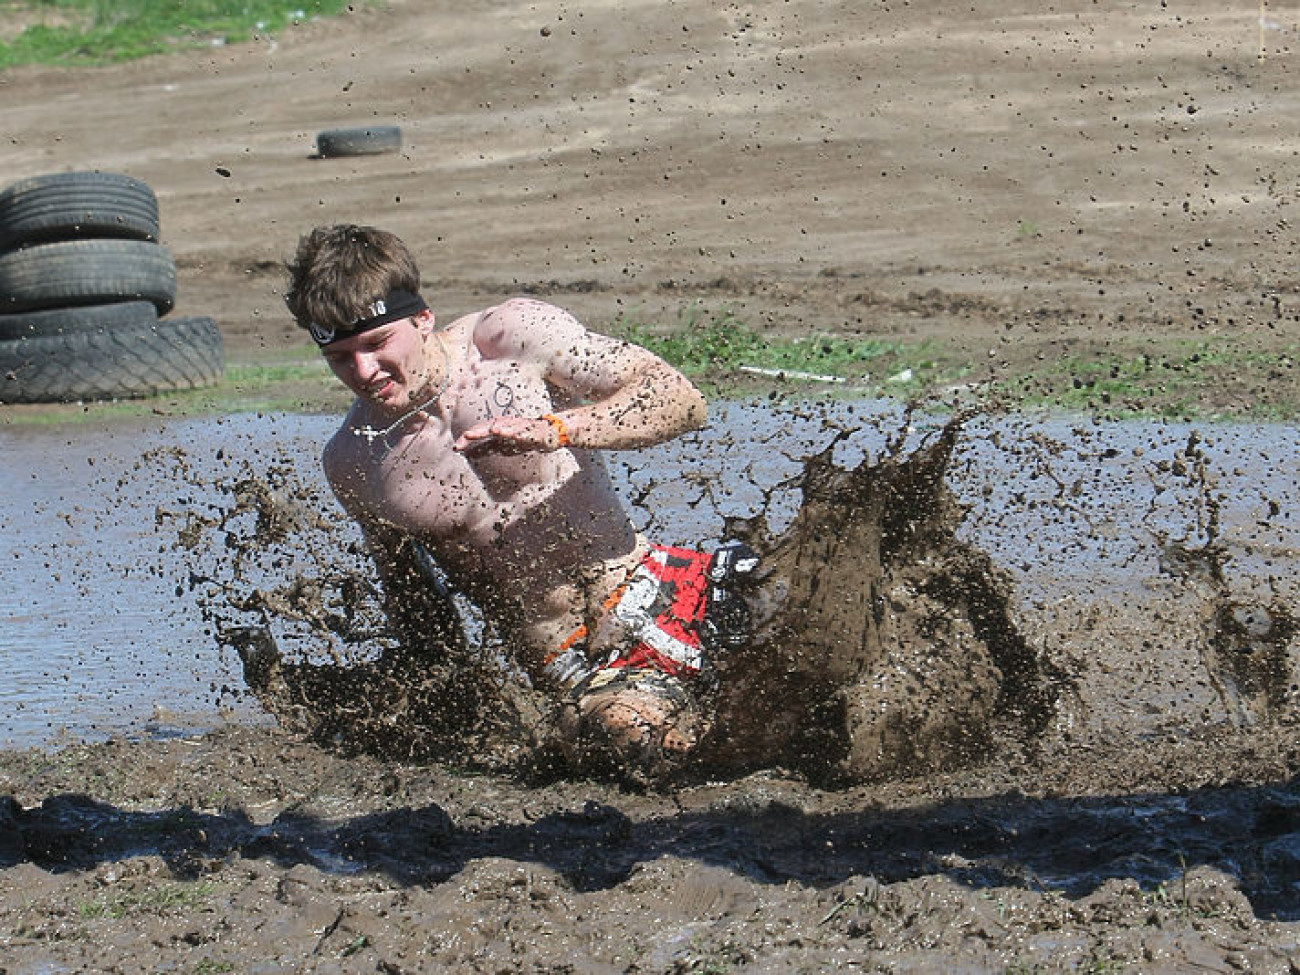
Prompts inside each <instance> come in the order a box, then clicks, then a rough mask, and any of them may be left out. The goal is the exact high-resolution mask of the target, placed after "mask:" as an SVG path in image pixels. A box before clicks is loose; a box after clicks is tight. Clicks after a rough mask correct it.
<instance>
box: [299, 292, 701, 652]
mask: <svg viewBox="0 0 1300 975" xmlns="http://www.w3.org/2000/svg"><path fill="white" fill-rule="evenodd" d="M387 329H389V330H390V331H391V332H392V333H394V334H392V336H391V337H389V336H388V334H386V333H385V334H381V335H380V336H379V339H378V341H377V342H376V348H375V349H374V350H371V349H370V348H369V347H367V346H366V345H365V342H366V339H367V335H369V333H366V335H360V336H355V337H354V338H353V339H351V340H349V343H348V345H347V346H346V347H345V348H344V349H342V350H339V349H336V348H335V347H334V346H331V347H329V348H327V350H326V355H327V358H330V361H331V364H332V365H333V366H334V369H335V371H336V373H338V374H339V376H340V378H342V379H343V380H344V382H346V383H347V384H348V385H349V387H350V388H352V389H353V390H354V391H355V392H357V393H358V400H357V403H356V404H355V405H354V407H353V408H352V410H351V411H350V413H349V414H348V417H347V419H346V421H345V422H344V425H343V427H342V429H341V430H340V431H339V432H338V433H337V434H336V435H335V436H334V437H333V438H332V439H331V441H330V443H329V445H328V446H327V448H326V450H325V455H324V463H325V470H326V474H327V476H328V478H329V480H330V484H331V486H332V487H333V488H334V491H335V493H336V494H337V496H338V497H339V499H340V501H342V503H343V505H344V507H345V508H346V509H347V511H348V513H349V514H350V515H351V516H352V517H353V518H355V519H356V520H357V521H358V522H359V523H360V524H361V525H362V526H363V528H364V530H365V532H366V534H367V537H368V540H369V542H370V546H371V549H372V552H373V553H374V555H375V558H376V561H377V562H378V564H379V566H380V572H381V576H382V577H383V579H384V581H385V584H386V585H387V586H389V587H398V586H400V585H401V584H402V583H401V580H400V579H399V578H398V573H397V572H396V571H395V561H396V554H395V553H396V552H397V550H398V548H399V546H400V545H401V543H402V541H403V540H404V539H412V540H415V541H418V542H420V543H421V544H422V545H424V546H425V547H426V549H427V550H428V551H429V552H430V553H431V554H432V555H433V557H434V559H435V561H436V562H437V563H438V564H439V566H440V567H442V568H443V569H444V570H445V571H446V572H447V573H448V574H449V575H450V577H451V578H452V580H453V582H454V585H455V587H456V588H457V589H459V590H461V591H462V592H465V593H466V594H468V595H469V596H470V597H471V598H472V599H474V600H475V602H477V603H478V604H479V605H480V606H482V607H483V608H484V609H485V610H486V611H487V612H488V613H489V614H490V616H491V617H492V621H493V623H494V624H496V625H497V626H499V627H501V628H502V629H503V631H504V633H505V635H506V636H507V637H508V638H509V639H510V640H511V642H512V643H514V644H515V645H517V646H518V648H519V649H520V650H522V651H523V652H524V654H525V659H524V660H523V661H522V662H523V663H524V664H525V665H526V666H527V667H528V668H529V670H530V671H531V672H532V673H533V675H534V676H535V677H540V676H541V669H540V665H541V660H542V658H543V656H544V655H545V654H546V653H547V652H548V651H549V650H551V649H553V648H554V647H556V646H557V645H559V643H560V642H561V641H562V640H563V639H564V637H565V636H566V635H567V634H568V633H570V632H572V631H573V630H574V629H575V628H576V627H577V626H578V625H579V624H582V623H584V622H587V621H588V620H589V619H591V618H592V615H593V611H594V610H595V608H596V607H598V606H599V605H600V604H601V603H602V602H603V601H604V599H605V597H606V596H607V595H608V593H609V591H610V590H611V589H612V588H613V587H614V586H615V585H617V584H618V582H619V581H621V579H622V578H624V577H625V576H626V573H627V572H628V571H629V569H630V567H631V566H633V565H634V564H635V563H636V561H637V559H638V558H639V556H640V552H641V548H642V546H643V544H644V543H643V541H642V540H641V539H639V538H638V536H637V534H636V532H635V531H634V529H633V527H632V525H631V523H630V521H629V520H628V516H627V514H626V512H624V510H623V508H622V506H621V503H620V501H619V499H618V496H617V495H616V493H615V491H614V487H613V485H612V484H611V482H610V478H609V474H608V472H607V471H606V469H605V466H604V464H603V463H602V462H601V460H600V457H599V455H598V454H596V453H594V452H593V451H592V450H590V449H584V448H605V449H610V448H619V447H634V446H641V445H644V444H646V443H653V442H656V441H658V440H661V439H665V438H667V437H670V436H674V435H676V434H678V433H681V432H683V431H684V430H685V429H687V428H689V427H690V426H694V425H696V424H697V423H698V421H699V419H700V418H702V414H703V401H702V398H700V396H699V394H698V393H697V392H695V390H694V389H693V387H691V386H690V385H689V383H687V382H686V381H685V379H683V378H682V377H681V376H680V374H679V373H677V372H676V370H673V369H671V368H669V367H668V366H666V365H665V364H664V363H663V362H662V361H660V360H658V359H657V358H655V357H653V356H651V355H649V353H646V352H644V350H641V349H638V348H637V347H635V346H632V345H629V344H627V343H625V342H619V341H616V340H613V339H609V338H606V337H604V336H600V335H595V334H593V333H590V332H588V331H587V330H586V329H584V328H583V327H582V326H581V325H580V324H579V323H578V322H577V321H576V320H575V319H573V317H572V316H571V315H569V314H567V313H566V312H563V311H562V310H561V309H558V308H555V307H554V306H550V305H546V304H544V303H542V302H536V301H528V300H513V301H509V302H506V303H505V304H503V305H500V306H497V307H495V308H491V309H488V310H487V311H484V312H480V313H477V314H474V315H469V316H466V317H464V318H461V319H459V320H458V321H456V322H454V323H453V324H452V325H451V326H449V327H448V328H447V329H445V330H442V331H436V330H435V329H434V325H433V321H432V316H431V315H430V316H428V317H420V318H417V319H410V320H402V321H400V322H397V323H394V324H393V325H391V326H388V327H387ZM380 331H381V333H384V330H380ZM412 333H414V334H412ZM387 346H395V347H396V350H395V351H394V352H393V353H392V354H391V355H389V356H387V357H385V355H384V349H385V348H386V347H387ZM421 406H422V407H423V409H420V410H418V411H417V412H415V413H414V414H410V411H411V410H412V409H413V408H418V407H421ZM408 414H409V415H408ZM546 414H553V415H559V416H561V417H562V418H563V424H564V425H565V427H566V431H567V432H566V437H567V438H570V441H571V446H569V445H565V444H562V443H560V442H559V433H558V430H557V429H556V426H555V425H554V424H553V423H552V422H550V421H547V420H546V419H544V418H543V417H544V416H545V415H546ZM404 417H405V419H403V418H404ZM394 424H396V425H395V426H394ZM394 599H396V594H394ZM390 601H392V600H390Z"/></svg>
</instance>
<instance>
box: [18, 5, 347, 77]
mask: <svg viewBox="0 0 1300 975" xmlns="http://www.w3.org/2000/svg"><path fill="white" fill-rule="evenodd" d="M352 5H353V4H349V3H348V2H347V0H8V2H4V0H0V29H2V28H4V27H5V26H6V25H17V26H20V27H21V29H20V30H17V31H16V32H14V31H7V32H4V33H0V38H3V40H0V69H4V68H11V67H16V66H18V65H24V64H46V65H65V66H70V65H86V66H91V65H99V64H108V63H112V62H115V61H129V60H133V59H136V58H142V57H146V56H148V55H151V54H162V53H165V52H167V51H174V50H177V49H180V48H186V47H200V46H209V45H221V44H227V43H237V42H239V41H246V40H249V39H250V38H252V37H255V36H260V35H264V34H274V33H277V32H279V31H282V30H284V29H285V28H287V27H289V26H290V25H292V24H295V23H299V22H302V21H304V20H312V19H316V18H319V17H330V16H334V15H336V14H338V13H340V12H342V11H343V10H345V9H347V8H348V7H350V6H352Z"/></svg>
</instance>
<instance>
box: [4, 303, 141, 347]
mask: <svg viewBox="0 0 1300 975" xmlns="http://www.w3.org/2000/svg"><path fill="white" fill-rule="evenodd" d="M156 324H158V309H157V308H155V307H154V306H153V303H152V302H149V301H122V302H118V303H116V304H112V305H80V306H76V307H72V308H49V309H46V310H44V311H27V312H20V313H18V314H16V315H0V342H10V341H13V340H14V339H36V338H41V337H42V336H45V335H71V334H73V333H75V332H89V331H103V330H105V329H114V328H128V327H130V326H133V325H137V326H139V325H145V326H153V325H156Z"/></svg>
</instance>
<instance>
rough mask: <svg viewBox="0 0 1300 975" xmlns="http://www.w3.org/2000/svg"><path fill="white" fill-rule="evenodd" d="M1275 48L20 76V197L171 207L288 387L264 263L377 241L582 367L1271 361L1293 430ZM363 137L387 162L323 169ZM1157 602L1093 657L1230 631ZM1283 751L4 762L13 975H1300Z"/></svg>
mask: <svg viewBox="0 0 1300 975" xmlns="http://www.w3.org/2000/svg"><path fill="white" fill-rule="evenodd" d="M1259 14H1260V7H1259V5H1257V4H1255V3H1253V2H1251V3H1240V2H1238V3H1230V4H1224V3H1220V2H1212V0H1186V2H1181V0H1169V2H1167V3H1159V2H1151V3H1145V2H1144V3H1128V2H1125V3H1116V4H1107V5H1100V4H1094V3H1090V2H1085V0H1067V2H1064V3H1057V4H1051V5H1046V6H1045V5H1043V4H1033V3H1028V2H1019V0H1012V2H1007V3H998V4H994V3H975V4H973V5H953V4H940V3H937V2H934V0H913V2H905V0H888V2H871V3H865V2H863V3H858V2H843V3H834V2H824V3H823V2H815V0H794V2H778V0H754V2H751V3H721V4H714V3H705V2H702V0H685V2H672V0H668V2H659V3H646V2H640V0H634V2H620V3H612V2H604V0H601V2H593V3H586V4H569V3H552V2H541V3H536V4H525V3H516V2H505V0H493V2H490V3H483V4H477V5H474V6H473V8H472V9H469V8H467V7H466V5H463V4H452V3H448V2H445V0H430V2H417V0H394V2H391V3H388V4H386V5H384V6H383V7H382V8H378V9H370V8H366V9H360V10H358V11H356V12H354V13H352V14H349V15H348V16H345V17H342V18H340V19H338V20H334V21H330V22H324V23H307V24H303V25H301V26H298V27H296V28H294V29H293V30H291V31H288V32H286V34H285V35H284V36H282V37H278V38H276V39H274V40H273V41H271V40H264V41H260V42H257V43H253V44H248V45H241V46H237V47H235V46H231V47H213V48H211V49H209V50H204V51H201V52H197V53H195V52H185V53H178V54H176V55H170V56H166V57H160V58H154V59H150V60H147V61H145V62H141V63H137V64H130V65H124V66H118V67H110V68H102V69H86V70H77V71H60V70H53V69H21V70H15V71H10V72H6V73H4V74H0V106H3V107H2V108H0V113H2V114H0V117H3V120H4V139H3V140H2V141H0V181H8V180H11V179H15V180H16V179H19V178H22V177H25V176H30V175H36V174H40V173H47V172H58V171H65V170H74V169H92V168H97V169H106V170H115V171H121V172H127V173H130V174H132V175H135V176H138V177H140V178H143V179H145V180H147V181H148V182H149V183H150V184H151V185H152V186H153V187H154V189H155V190H156V192H157V193H158V196H159V199H160V203H161V207H162V221H163V237H164V241H165V243H166V244H167V245H168V246H169V247H170V248H171V249H172V251H173V252H174V253H175V255H176V258H177V261H178V265H179V272H180V273H179V284H178V291H179V295H178V297H179V301H178V307H177V312H176V313H177V314H202V315H211V316H213V317H215V318H216V319H217V320H218V322H219V323H220V326H221V328H222V332H223V335H224V337H225V339H226V343H227V350H228V353H229V356H230V358H231V360H232V361H244V362H249V361H256V360H257V359H259V358H260V357H262V356H264V355H267V354H269V353H275V352H278V351H280V350H284V349H286V348H289V347H301V346H303V345H304V343H303V340H302V337H301V335H300V333H298V332H296V331H295V330H294V329H293V327H292V325H291V323H290V322H289V320H288V317H287V315H286V314H285V312H284V310H283V304H282V301H281V299H280V294H279V292H280V289H281V286H282V278H281V275H280V272H279V264H280V262H281V261H282V260H283V259H284V258H285V257H287V256H288V254H289V253H290V252H291V250H292V248H293V246H294V244H295V242H296V240H297V238H298V236H299V235H300V234H301V233H302V232H304V231H305V230H307V229H309V228H310V227H311V226H313V225H316V224H320V223H328V222H336V221H354V222H367V223H375V224H378V225H381V226H384V227H387V228H389V229H392V230H395V231H396V232H398V233H399V234H401V235H402V236H403V237H405V238H406V239H407V240H408V242H409V243H410V244H411V245H412V246H413V249H414V250H415V251H416V253H417V255H418V256H419V257H420V258H421V260H422V263H423V266H424V268H425V275H426V279H427V288H426V291H427V293H428V297H429V298H430V300H431V302H432V303H433V304H434V306H435V309H436V310H437V311H438V314H439V315H440V316H441V317H443V318H444V319H450V318H451V317H453V316H455V315H457V314H460V313H463V312H466V311H469V310H471V309H473V308H475V307H478V306H481V305H482V304H485V303H489V302H492V301H495V300H499V299H500V298H502V297H504V296H506V295H509V294H514V293H519V292H521V291H522V292H528V293H533V294H541V295H544V296H547V297H548V298H549V299H551V300H554V301H556V302H557V303H560V304H563V305H565V306H567V307H569V308H572V309H573V310H574V311H575V312H577V313H579V314H580V315H582V316H583V317H584V318H585V319H586V320H587V321H589V322H590V323H591V324H592V325H593V326H600V325H602V324H604V323H606V322H608V321H609V320H610V319H612V318H613V317H615V316H617V315H618V314H620V313H628V314H633V315H636V316H637V317H643V318H647V319H650V320H654V319H656V318H662V319H664V320H666V321H671V320H675V319H676V317H677V316H678V315H679V314H682V313H683V309H688V308H690V307H692V306H693V305H697V304H698V305H699V306H701V307H704V308H708V309H733V310H736V311H737V312H738V313H740V314H741V315H742V316H743V317H744V318H745V320H746V321H748V322H750V323H751V324H753V325H755V326H757V327H761V328H768V329H772V330H775V331H779V332H782V333H785V334H798V335H806V334H817V333H821V332H831V333H837V334H852V335H871V336H881V337H885V338H899V339H905V340H919V339H924V338H931V339H933V340H934V342H935V343H936V345H937V346H938V347H940V348H942V349H944V350H948V351H947V352H945V353H944V354H951V355H961V356H965V357H967V358H968V359H969V361H970V362H971V366H972V373H971V374H972V377H973V378H982V377H985V376H1005V375H1015V374H1018V373H1019V372H1020V371H1022V370H1025V369H1030V368H1033V367H1034V366H1035V365H1036V364H1038V363H1041V362H1043V361H1044V360H1047V359H1052V358H1055V357H1057V356H1060V355H1062V354H1065V353H1067V352H1070V353H1083V354H1086V353H1087V352H1089V351H1091V350H1104V349H1107V348H1117V347H1127V346H1125V343H1134V342H1137V343H1140V342H1142V341H1143V340H1146V339H1150V340H1152V341H1156V340H1158V341H1160V342H1167V341H1169V340H1172V339H1176V338H1186V339H1192V340H1198V341H1206V342H1208V343H1210V345H1209V346H1208V347H1209V348H1211V349H1219V348H1222V349H1228V348H1232V349H1253V350H1260V351H1263V352H1266V353H1271V354H1273V355H1278V354H1279V353H1281V354H1282V357H1281V358H1279V359H1277V363H1278V365H1277V368H1276V369H1274V370H1273V371H1272V372H1271V373H1261V374H1260V375H1259V376H1258V377H1255V378H1253V379H1252V380H1251V381H1249V382H1243V383H1236V384H1234V383H1232V382H1225V383H1224V384H1223V385H1221V386H1218V387H1216V388H1212V389H1206V390H1204V391H1203V394H1202V395H1203V398H1204V401H1205V402H1206V403H1207V404H1210V405H1214V404H1219V405H1233V404H1237V405H1239V404H1241V403H1243V402H1246V401H1257V402H1265V403H1267V402H1268V401H1270V400H1271V399H1273V398H1277V399H1288V400H1290V401H1292V402H1294V401H1295V400H1296V399H1297V379H1296V377H1295V372H1294V370H1293V369H1292V368H1290V365H1289V362H1290V360H1289V359H1287V358H1285V354H1286V353H1287V351H1288V350H1291V352H1292V353H1293V352H1294V349H1295V345H1296V342H1297V337H1298V334H1300V324H1297V323H1298V320H1300V276H1298V275H1297V272H1296V270H1295V268H1296V249H1297V248H1296V235H1295V229H1294V221H1295V215H1294V210H1293V207H1294V204H1295V200H1296V187H1297V185H1298V184H1300V136H1297V133H1296V131H1295V126H1294V124H1293V120H1294V119H1295V118H1296V117H1297V115H1298V114H1300V85H1297V83H1296V73H1297V70H1300V68H1298V65H1297V61H1296V57H1297V55H1296V53H1295V51H1294V47H1295V36H1296V35H1295V31H1297V30H1300V6H1297V5H1296V4H1295V3H1293V2H1292V3H1289V4H1286V5H1283V4H1280V3H1271V4H1269V5H1268V10H1267V11H1266V18H1265V21H1264V22H1263V26H1261V22H1260V20H1259ZM1261 54H1262V55H1263V57H1261ZM370 122H379V123H384V124H390V123H395V124H399V125H400V126H401V127H402V130H403V134H404V147H403V149H402V151H401V152H400V153H397V154H391V155H382V156H373V157H357V158H346V159H316V158H312V156H313V151H314V139H315V136H316V133H318V132H319V131H323V130H326V129H331V128H340V127H354V126H358V125H364V124H367V123H370ZM224 173H228V174H229V175H223V174H224ZM328 400H329V397H328V396H327V395H325V394H322V397H321V401H322V402H325V401H328ZM1273 461H1274V462H1275V463H1278V464H1284V465H1285V464H1292V465H1294V463H1295V458H1294V457H1291V458H1273ZM1012 517H1014V515H1013V516H1012ZM1293 554H1294V553H1293ZM1291 577H1292V578H1293V577H1294V573H1293V572H1292V573H1291ZM1287 591H1288V592H1293V591H1294V587H1293V586H1292V588H1291V589H1290V590H1287ZM1152 598H1153V600H1154V599H1155V597H1154V596H1153V597H1152ZM1170 606H1172V609H1170V610H1169V612H1167V613H1163V615H1162V612H1153V613H1152V614H1151V616H1150V617H1149V618H1147V619H1146V620H1145V621H1144V622H1143V623H1141V624H1140V625H1139V624H1134V623H1133V622H1132V621H1131V620H1122V621H1117V620H1107V619H1106V617H1105V615H1104V613H1102V614H1098V613H1096V612H1094V613H1093V615H1092V616H1090V617H1089V626H1090V627H1098V628H1100V629H1098V630H1097V631H1096V632H1095V633H1093V634H1092V635H1091V636H1090V637H1089V639H1092V640H1095V641H1098V642H1100V641H1102V640H1103V639H1105V638H1106V636H1109V637H1110V638H1111V640H1112V643H1115V644H1116V646H1118V647H1120V648H1124V647H1127V648H1130V649H1131V650H1132V653H1133V659H1134V660H1138V659H1141V658H1140V656H1139V655H1140V654H1142V653H1143V651H1144V649H1149V648H1150V645H1151V644H1152V643H1154V644H1155V645H1156V646H1165V645H1173V644H1175V643H1176V642H1177V639H1178V635H1179V633H1180V632H1181V631H1180V630H1179V629H1178V627H1179V626H1183V625H1191V624H1195V623H1196V622H1197V621H1198V620H1201V617H1200V616H1198V615H1197V614H1198V613H1199V610H1198V609H1197V608H1196V607H1194V606H1190V605H1189V604H1188V603H1187V602H1186V601H1185V600H1184V601H1183V602H1177V603H1176V605H1175V603H1174V602H1171V604H1170ZM1154 608H1155V609H1161V607H1159V606H1155V607H1154ZM1166 608H1168V607H1166ZM1293 608H1294V607H1293ZM1063 618H1064V617H1063ZM1082 618H1083V617H1082V616H1080V619H1082ZM1107 625H1110V626H1111V629H1110V630H1106V627H1107ZM1098 634H1102V635H1098ZM1292 657H1293V658H1294V648H1292ZM1136 666H1137V665H1136V664H1135V667H1136ZM1142 667H1143V668H1144V669H1143V673H1144V674H1145V673H1148V670H1147V669H1146V668H1149V671H1150V672H1154V671H1155V670H1157V669H1158V667H1159V665H1158V663H1154V662H1147V661H1146V660H1143V662H1142ZM1117 679H1118V678H1117ZM1201 690H1202V691H1204V689H1203V688H1202V689H1201ZM1204 693H1205V694H1206V695H1207V696H1208V695H1209V692H1208V691H1204ZM1143 718H1144V721H1145V722H1146V724H1150V723H1151V721H1150V720H1149V719H1150V718H1151V716H1150V715H1149V714H1148V715H1144V716H1143ZM1283 718H1284V719H1279V720H1276V721H1272V722H1270V723H1267V724H1265V725H1263V726H1257V727H1233V726H1232V724H1231V722H1224V721H1218V720H1217V718H1216V721H1215V722H1212V723H1209V724H1207V725H1205V726H1202V727H1192V728H1187V729H1184V731H1185V734H1183V735H1181V736H1169V735H1163V736H1161V735H1153V736H1150V737H1143V735H1141V734H1137V733H1135V734H1133V735H1132V736H1129V737H1127V738H1125V737H1123V736H1121V737H1119V738H1113V739H1107V738H1097V737H1091V738H1089V737H1086V736H1085V737H1083V738H1074V739H1072V738H1071V737H1070V736H1069V735H1068V734H1062V735H1059V736H1057V737H1055V738H1053V739H1051V740H1050V741H1045V742H1043V743H1040V745H1039V746H1038V747H1034V748H1024V747H1022V746H1020V745H1012V744H1008V745H1007V747H1005V748H1004V749H1002V750H1001V751H999V752H997V753H996V755H995V757H994V760H993V761H991V762H989V763H987V764H983V765H981V766H979V767H978V768H974V769H970V770H968V771H960V772H953V773H946V774H943V775H933V776H927V777H924V778H920V779H905V780H903V781H890V782H883V783H877V784H870V785H862V786H856V787H854V788H852V789H846V790H840V791H833V790H831V791H823V790H819V789H815V788H812V787H811V786H809V785H808V784H807V783H806V782H804V781H802V780H801V778H800V776H799V775H798V770H789V771H770V772H762V773H758V774H755V775H752V776H750V777H748V778H745V779H742V780H740V781H738V782H731V783H717V784H707V785H698V786H694V787H692V788H690V789H686V790H682V791H680V792H676V793H668V794H664V795H656V794H649V795H639V794H635V793H631V792H621V791H619V790H617V789H614V788H612V787H606V786H603V785H595V784H589V783H574V782H563V781H561V782H523V783H521V782H519V781H516V780H514V779H511V778H510V777H501V776H495V775H486V774H480V773H477V772H472V771H466V770H464V769H462V768H459V767H457V766H456V765H455V764H454V763H451V764H448V765H447V766H446V767H444V766H442V765H437V764H435V765H423V764H414V763H406V764H404V763H393V762H380V761H378V760H375V759H371V758H366V757H350V758H347V757H343V756H340V755H337V754H334V753H332V752H331V751H329V750H326V749H322V748H320V747H317V746H315V745H311V744H308V743H305V742H303V741H300V740H297V739H295V738H294V737H293V736H291V735H287V734H284V733H282V732H278V731H270V732H268V731H265V730H256V729H247V728H233V729H230V730H228V731H226V732H222V733H218V734H214V735H210V736H206V737H202V738H195V739H183V740H178V741H168V742H144V743H131V742H110V743H105V744H97V745H86V746H74V747H71V748H68V749H65V750H61V751H58V752H33V753H26V752H8V753H4V754H0V972H5V973H9V972H24V973H25V972H37V971H42V972H43V971H120V972H137V971H159V970H171V971H185V972H213V971H250V972H291V971H292V972H309V971H310V972H334V971H346V972H353V971H356V972H374V971H381V972H421V971H440V970H446V971H475V972H478V971H483V972H503V971H505V972H508V971H527V972H674V973H687V972H742V971H745V972H787V971H810V972H811V971H829V970H892V971H918V972H919V971H936V970H946V971H976V972H983V971H1035V970H1041V971H1097V972H1100V971H1121V970H1124V971H1129V970H1131V971H1143V972H1147V971H1149V972H1159V971H1190V970H1196V971H1224V972H1226V971H1243V970H1251V971H1266V972H1293V971H1297V970H1300V924H1298V923H1297V920H1298V919H1300V886H1298V885H1300V811H1298V810H1300V793H1298V792H1297V789H1296V787H1295V784H1294V781H1295V775H1296V770H1297V768H1298V767H1300V737H1298V736H1297V733H1296V730H1295V728H1296V725H1295V722H1294V718H1295V715H1294V714H1293V713H1291V712H1289V711H1286V712H1284V713H1283ZM1146 724H1143V727H1144V728H1145V727H1146ZM5 797H8V798H7V799H6V798H5Z"/></svg>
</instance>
